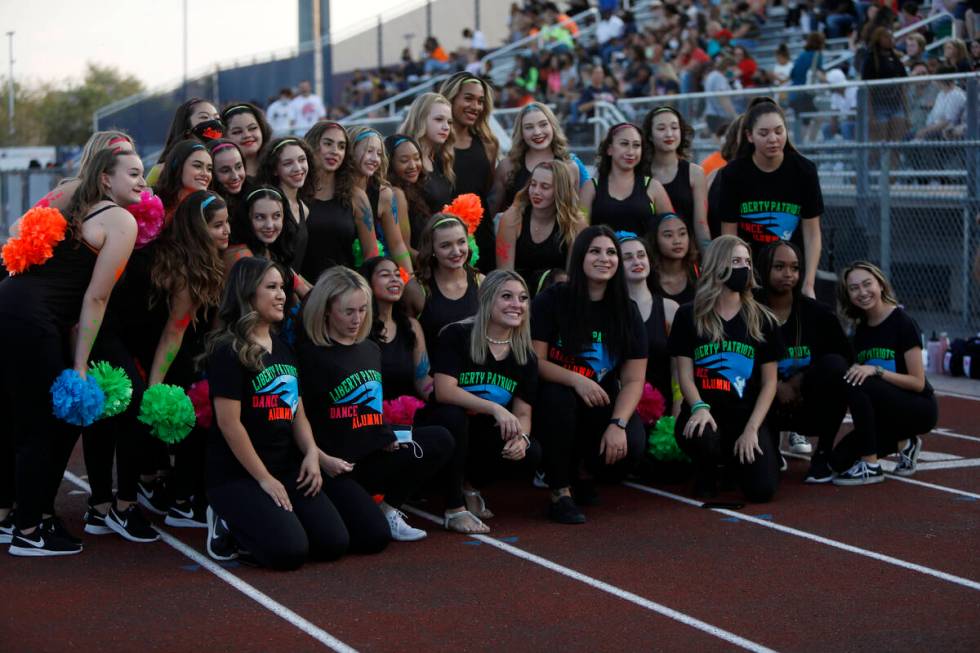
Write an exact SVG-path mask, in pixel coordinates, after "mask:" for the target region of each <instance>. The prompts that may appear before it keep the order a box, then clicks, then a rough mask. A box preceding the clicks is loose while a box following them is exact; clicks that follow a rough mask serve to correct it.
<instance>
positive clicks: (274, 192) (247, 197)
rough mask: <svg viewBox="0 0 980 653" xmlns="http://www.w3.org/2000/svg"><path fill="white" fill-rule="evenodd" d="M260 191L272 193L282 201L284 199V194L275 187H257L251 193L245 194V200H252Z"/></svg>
mask: <svg viewBox="0 0 980 653" xmlns="http://www.w3.org/2000/svg"><path fill="white" fill-rule="evenodd" d="M259 193H272V194H273V195H275V196H276V197H278V198H279V201H280V202H281V201H282V195H281V194H280V193H279V191H277V190H276V189H275V188H256V189H255V190H253V191H252V192H251V193H249V194H248V195H246V196H245V202H249V201H251V199H252V198H253V197H255V196H256V195H257V194H259Z"/></svg>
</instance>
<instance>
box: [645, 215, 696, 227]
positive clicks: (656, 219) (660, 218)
mask: <svg viewBox="0 0 980 653" xmlns="http://www.w3.org/2000/svg"><path fill="white" fill-rule="evenodd" d="M671 218H677V219H678V220H680V221H681V222H684V218H682V217H681V216H679V215H677V214H676V213H655V214H654V215H653V219H652V222H653V229H651V231H656V230H657V229H659V228H660V225H661V224H663V222H664V220H670V219H671ZM684 224H685V226H686V225H687V223H686V222H684Z"/></svg>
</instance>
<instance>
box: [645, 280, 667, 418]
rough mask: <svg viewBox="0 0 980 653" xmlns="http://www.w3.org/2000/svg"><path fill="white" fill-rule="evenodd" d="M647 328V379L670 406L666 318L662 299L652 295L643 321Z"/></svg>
mask: <svg viewBox="0 0 980 653" xmlns="http://www.w3.org/2000/svg"><path fill="white" fill-rule="evenodd" d="M645 325H646V328H647V381H649V382H650V385H652V386H653V387H654V388H656V389H657V390H659V391H660V394H662V395H663V397H664V401H666V402H667V406H668V407H669V406H670V398H671V389H670V352H668V351H667V319H666V316H665V314H664V300H663V298H662V297H660V296H659V295H657V294H654V295H653V304H652V306H651V308H650V317H648V318H647V320H646V322H645Z"/></svg>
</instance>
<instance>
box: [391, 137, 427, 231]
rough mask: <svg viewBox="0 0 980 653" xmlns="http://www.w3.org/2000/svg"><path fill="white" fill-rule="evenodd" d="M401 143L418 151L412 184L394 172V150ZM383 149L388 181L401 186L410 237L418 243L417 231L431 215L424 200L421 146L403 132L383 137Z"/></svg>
mask: <svg viewBox="0 0 980 653" xmlns="http://www.w3.org/2000/svg"><path fill="white" fill-rule="evenodd" d="M403 143H411V144H412V145H414V146H415V149H416V150H418V153H419V162H420V164H419V168H420V170H419V178H418V179H416V180H415V183H414V184H410V183H408V182H407V181H405V180H404V179H402V178H401V177H399V176H398V175H396V174H395V165H394V160H395V150H397V149H398V148H399V147H400V146H401V145H402V144H403ZM385 151H386V152H387V153H388V161H389V164H388V183H390V184H391V185H392V186H395V187H397V188H401V189H402V192H403V193H405V200H406V201H407V202H408V221H409V224H410V225H411V227H412V239H413V240H414V241H415V242H416V243H418V235H417V234H418V233H420V232H421V231H422V229H423V228H424V227H425V223H426V222H428V221H429V218H430V217H432V210H431V209H430V208H429V203H428V202H426V201H425V191H424V190H423V187H424V186H425V167H424V166H422V165H421V160H422V156H423V154H422V147H421V146H420V145H419V142H418V141H417V140H415V139H414V138H412V137H411V136H407V135H405V134H392V135H391V136H389V137H388V138H386V139H385Z"/></svg>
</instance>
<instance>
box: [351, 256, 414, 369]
mask: <svg viewBox="0 0 980 653" xmlns="http://www.w3.org/2000/svg"><path fill="white" fill-rule="evenodd" d="M384 261H390V262H391V263H394V264H395V274H398V270H400V268H399V267H398V263H397V262H396V261H395V259H393V258H392V257H390V256H388V255H387V254H385V255H384V256H375V257H373V258H369V259H368V260H366V261H364V264H363V265H361V268H360V270H359V272H360V273H361V276H362V277H364V278H365V279H366V280H367V282H368V285H369V286H370V285H371V278H372V277H373V276H374V271H375V270H376V269H377V268H378V266H379V265H380V264H381V263H382V262H384ZM404 299H405V298H404V297H402V299H401V300H399V301H397V302H395V303H394V304H392V306H391V319H393V320H394V321H395V326H396V327H398V333H400V334H401V336H402V337H403V338H404V339H405V341H406V342H407V343H408V346H409V349H412V350H414V349H415V343H416V341H415V330H414V329H412V323H411V322H410V321H409V319H408V309H407V308H405V301H404ZM371 304H372V308H373V309H374V312H373V315H374V321H373V323H372V324H371V333H370V334H369V335H368V337H369V338H371V340H374V341H375V342H376V343H378V344H379V345H381V344H384V343H383V341H382V340H381V336H382V335H384V330H385V324H384V321H383V320H381V319H380V317H379V313H380V311H378V297H377V295H375V294H374V291H373V289H372V292H371Z"/></svg>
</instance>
